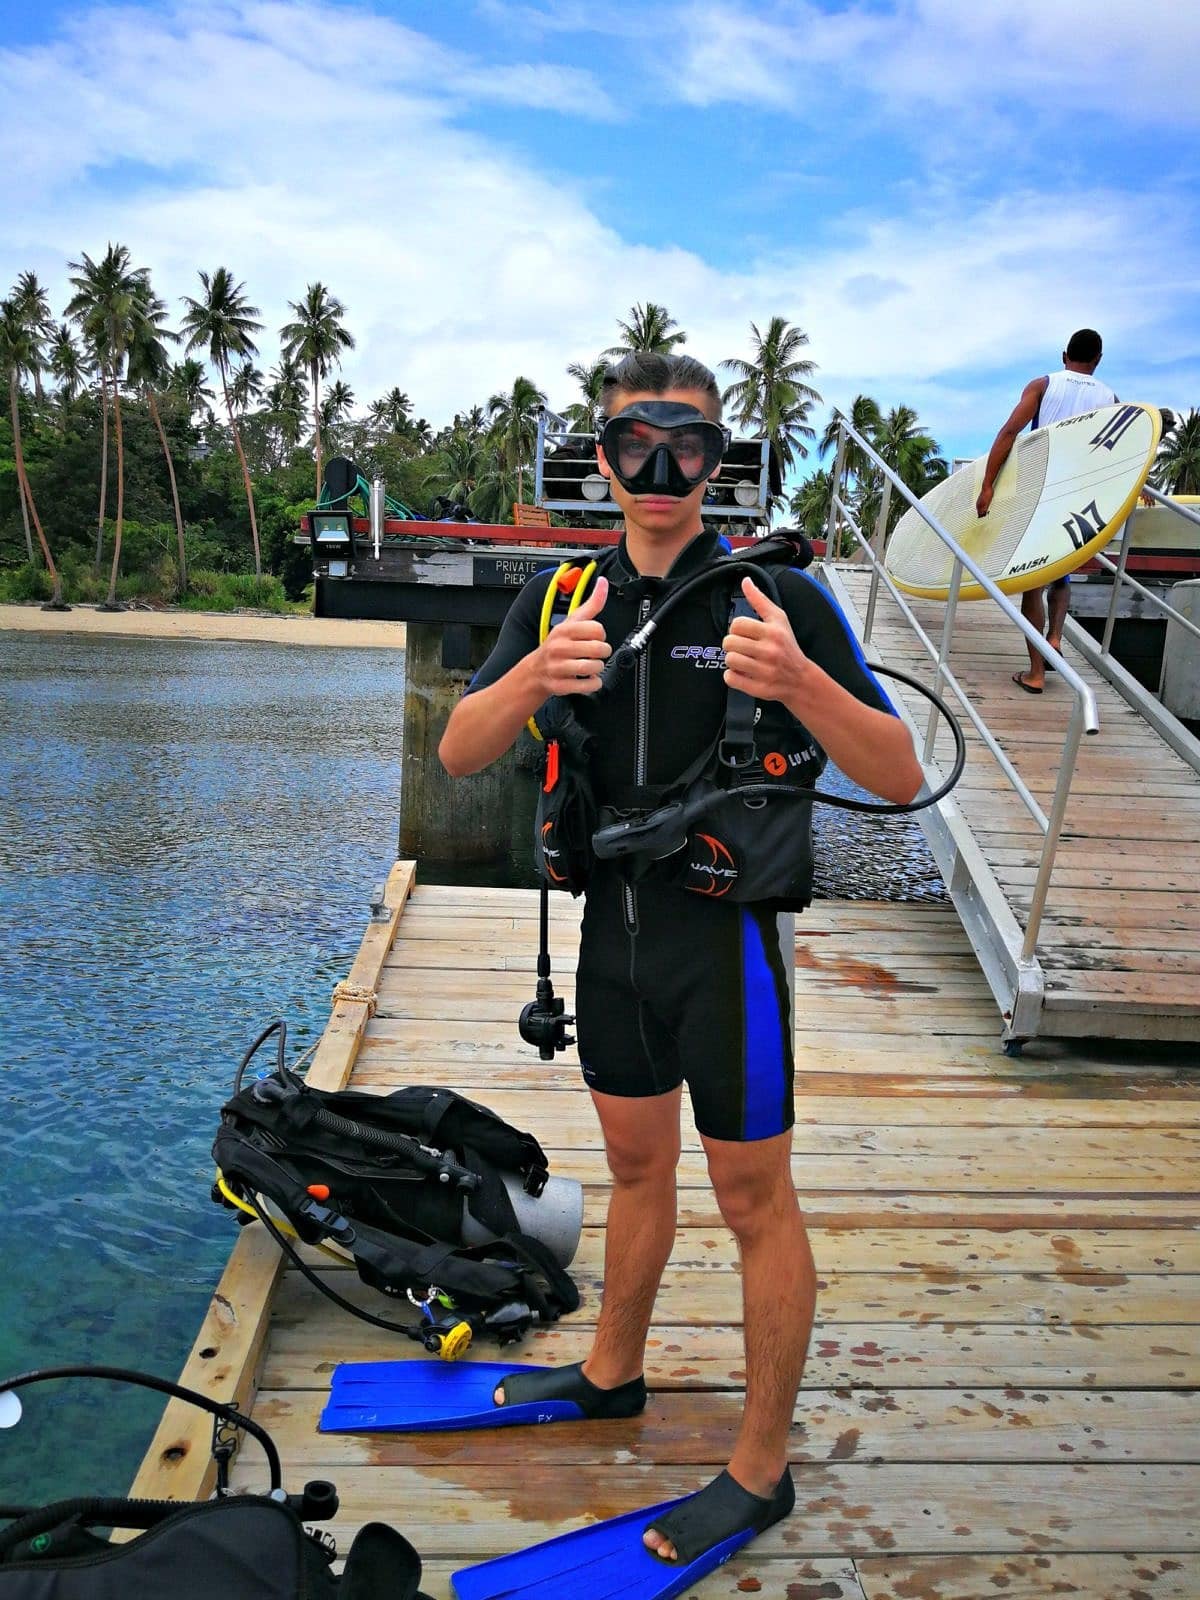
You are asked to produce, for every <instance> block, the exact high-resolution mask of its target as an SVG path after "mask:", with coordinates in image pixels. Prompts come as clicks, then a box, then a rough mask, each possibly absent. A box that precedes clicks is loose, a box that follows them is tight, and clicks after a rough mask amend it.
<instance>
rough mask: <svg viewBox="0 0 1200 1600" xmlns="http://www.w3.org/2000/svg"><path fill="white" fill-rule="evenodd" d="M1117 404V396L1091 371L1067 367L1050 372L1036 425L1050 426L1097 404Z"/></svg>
mask: <svg viewBox="0 0 1200 1600" xmlns="http://www.w3.org/2000/svg"><path fill="white" fill-rule="evenodd" d="M1116 403H1117V397H1116V395H1115V394H1114V393H1113V392H1112V390H1111V389H1110V388H1109V387H1108V385H1107V384H1106V383H1101V382H1100V380H1099V378H1094V377H1092V375H1091V374H1090V373H1087V372H1072V371H1070V369H1069V368H1067V367H1064V368H1063V369H1062V371H1061V372H1052V373H1051V374H1050V381H1049V382H1048V383H1047V385H1046V392H1045V394H1044V395H1043V396H1042V399H1041V403H1040V405H1039V406H1038V408H1037V412H1036V414H1035V416H1034V419H1033V426H1034V427H1035V428H1046V427H1049V425H1050V424H1051V423H1052V422H1058V421H1059V420H1060V419H1061V418H1063V417H1077V416H1078V415H1079V414H1080V412H1081V411H1095V409H1096V407H1097V406H1112V405H1116Z"/></svg>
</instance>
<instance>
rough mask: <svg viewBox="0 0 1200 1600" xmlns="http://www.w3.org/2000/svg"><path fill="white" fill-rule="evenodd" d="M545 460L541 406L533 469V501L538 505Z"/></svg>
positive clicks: (543, 409) (544, 424) (544, 425)
mask: <svg viewBox="0 0 1200 1600" xmlns="http://www.w3.org/2000/svg"><path fill="white" fill-rule="evenodd" d="M545 461H546V408H545V406H542V407H541V408H540V409H539V411H538V424H537V454H536V455H535V456H534V469H533V503H534V505H535V506H540V505H541V503H542V485H543V482H544V479H545Z"/></svg>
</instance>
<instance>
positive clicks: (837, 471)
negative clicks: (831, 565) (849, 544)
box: [825, 419, 846, 561]
mask: <svg viewBox="0 0 1200 1600" xmlns="http://www.w3.org/2000/svg"><path fill="white" fill-rule="evenodd" d="M845 466H846V429H845V423H844V419H842V420H840V421H839V425H838V447H837V460H836V462H835V463H834V467H833V487H832V491H831V493H830V496H829V517H828V519H827V521H826V524H825V559H826V561H833V560H834V559H835V558H836V556H837V499H838V495H839V494H840V493H841V485H842V473H843V471H844V470H845Z"/></svg>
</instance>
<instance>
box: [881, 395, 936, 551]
mask: <svg viewBox="0 0 1200 1600" xmlns="http://www.w3.org/2000/svg"><path fill="white" fill-rule="evenodd" d="M871 442H872V443H873V444H874V446H875V449H876V450H877V451H878V452H879V455H880V457H881V458H882V459H883V460H884V461H885V462H886V463H887V465H888V466H889V467H891V469H892V471H893V472H894V473H895V474H896V476H897V477H898V478H899V479H900V481H901V482H902V483H903V484H904V485H905V486H906V487H907V488H909V489H911V490H912V492H913V494H915V495H916V497H917V499H918V500H919V499H920V498H921V496H922V495H923V494H926V493H928V491H929V490H930V489H932V488H933V486H934V484H935V483H940V482H941V481H942V479H943V478H944V477H945V476H946V474H947V473H948V472H949V470H950V468H949V464H948V463H947V462H946V460H945V458H944V457H943V456H942V455H941V454H940V450H941V446H940V445H939V444H938V442H937V440H936V439H935V438H934V437H933V435H932V434H930V433H925V432H923V431H922V428H921V424H920V421H919V420H918V417H917V413H916V412H915V411H914V410H913V408H912V407H911V406H893V407H892V409H891V410H890V411H889V412H888V414H887V416H886V417H883V418H881V420H880V422H879V423H878V425H877V426H876V428H875V433H874V437H873V439H872V441H871ZM878 488H879V489H881V488H882V485H881V484H880V485H878ZM878 503H879V502H878V494H876V496H875V498H874V501H873V504H872V506H871V507H865V508H864V510H871V509H875V508H877V507H878ZM905 510H907V506H906V504H905V502H904V500H903V498H902V496H900V495H893V496H892V500H891V504H890V506H889V507H888V525H887V528H886V530H885V533H890V532H891V531H892V529H893V528H894V527H895V526H896V523H897V522H898V520H899V519H900V517H901V515H902V514H903V513H904V511H905Z"/></svg>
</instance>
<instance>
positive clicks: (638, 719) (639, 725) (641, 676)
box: [621, 595, 650, 981]
mask: <svg viewBox="0 0 1200 1600" xmlns="http://www.w3.org/2000/svg"><path fill="white" fill-rule="evenodd" d="M649 615H650V596H649V595H644V596H643V597H642V601H641V604H640V605H639V607H638V619H637V625H638V627H639V628H640V627H641V625H642V623H643V622H645V620H646V618H647V617H648V616H649ZM649 656H650V651H649V649H648V648H647V649H645V650H643V651H642V653H641V655H640V656H639V657H638V659H637V666H636V667H635V668H634V690H633V706H634V712H633V781H634V783H635V784H636V785H637V787H638V788H642V787H643V786H644V785H645V782H646V735H647V725H648V723H649V720H650V661H649ZM621 894H622V899H623V902H624V910H625V926H626V928H627V929H628V930H629V934H630V945H629V977H630V980H631V981H632V979H633V942H632V936H633V934H634V933H636V931H637V891H636V890H635V889H634V887H633V885H632V884H631V883H623V884H622V886H621Z"/></svg>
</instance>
